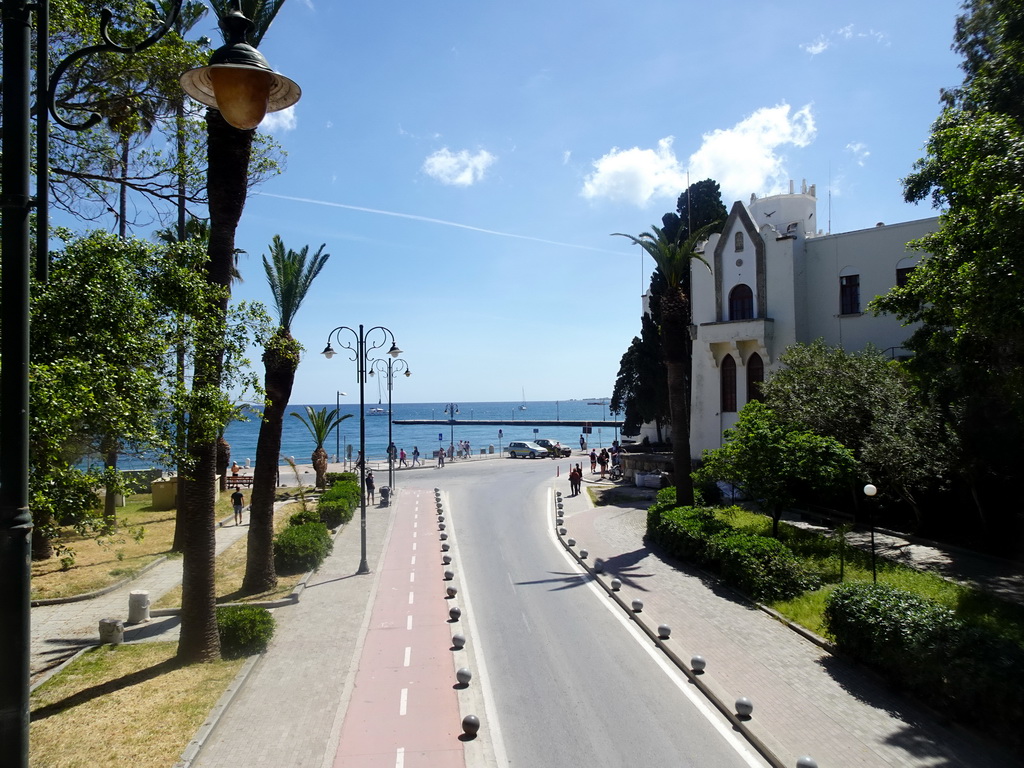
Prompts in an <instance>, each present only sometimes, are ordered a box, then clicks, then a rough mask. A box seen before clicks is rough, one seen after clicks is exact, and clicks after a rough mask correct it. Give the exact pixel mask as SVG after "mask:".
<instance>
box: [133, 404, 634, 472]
mask: <svg viewBox="0 0 1024 768" xmlns="http://www.w3.org/2000/svg"><path fill="white" fill-rule="evenodd" d="M522 405H525V406H526V408H525V410H523V409H521V406H522ZM447 406H448V403H393V404H392V405H391V418H390V419H389V418H388V413H387V410H388V405H387V403H386V402H385V403H383V404H375V403H367V405H366V413H365V415H364V423H365V425H366V427H365V428H366V455H367V458H368V459H371V460H381V459H386V458H387V447H388V427H389V425H390V428H391V440H393V441H394V443H395V447H396V448H398V449H399V450H401V449H403V448H404V449H405V452H406V453H407V454H409V456H410V459H409V460H410V461H411V460H412V459H411V456H412V451H413V448H414V447H418V448H419V450H420V455H421V457H423V458H426V459H429V458H430V457H431V456H432V455H433V452H434V451H436V450H437V449H438V447H439V446H444V447H445V448H447V447H448V445H449V443H454V445H455V446H456V447H458V445H459V441H467V440H468V441H469V444H470V450H471V451H472V452H473V454H474V455H477V454H479V453H480V451H481V449H482V450H484V451H490V449H491V447H492V446H493V448H494V451H495V452H497V451H498V450H499V449H500V448H501V447H502V446H508V444H509V442H511V441H512V440H534V439H535V438H538V437H546V438H548V439H549V440H556V441H558V442H560V443H561V444H562V445H568V446H569V447H570V448H573V449H578V448H579V445H580V437H581V435H582V436H583V437H584V438H585V439H586V441H587V445H588V447H595V448H597V449H598V450H600V449H601V448H607V447H609V446H610V445H611V443H612V441H613V440H616V439H618V438H619V433H618V430H617V429H615V428H614V427H598V426H593V427H592V432H591V433H590V434H586V435H583V434H582V433H583V430H582V429H581V428H580V427H579V426H555V427H547V426H544V427H534V426H531V425H530V424H529V423H528V422H530V421H590V422H599V421H614V420H616V419H615V416H614V415H613V414H611V413H610V412H609V410H608V404H607V400H602V399H600V398H594V399H587V400H557V401H556V400H552V401H530V402H527V403H525V404H524V403H504V402H499V403H458V404H457V406H458V413H456V414H455V415H454V421H453V422H452V423H447V421H448V418H449V416H448V414H447V413H446V412H445V408H446V407H447ZM312 407H313V409H314V410H319V409H321V408H327V409H328V410H329V411H330V410H333V409H334V407H335V404H334V403H330V404H327V405H324V404H317V405H313V406H312ZM292 413H299V414H302V416H303V417H305V416H306V407H305V404H301V403H300V404H295V405H290V406H289V407H288V409H287V411H285V414H286V415H285V418H284V427H283V430H282V432H281V457H280V462H279V463H280V464H287V462H288V460H289V459H291V460H293V461H295V462H296V463H297V464H309V463H310V462H311V456H312V453H313V450H314V449H315V448H316V444H315V443H314V442H313V438H312V436H311V435H310V433H309V430H308V429H306V426H305V425H304V424H303V423H302V422H301V421H300V420H299V419H297V418H295V417H294V416H292V415H291V414H292ZM341 413H342V414H346V413H347V414H351V416H350V417H349V418H347V419H345V420H344V421H342V422H341V424H340V425H339V426H338V429H337V432H336V433H335V432H332V433H331V436H330V437H329V438H328V439H327V442H326V443H325V444H324V450H326V451H327V453H328V454H329V455H330V457H331V460H332V461H334V460H335V456H337V455H338V454H339V453H340V455H341V456H342V457H345V456H350V457H351V458H355V457H356V455H357V454H358V452H359V406H358V405H355V406H352V405H348V404H345V403H342V405H341ZM409 419H432V420H439V421H444V422H446V423H444V424H429V425H422V424H417V425H402V424H393V423H392V422H394V421H396V420H397V421H401V420H409ZM474 419H488V420H492V421H493V420H502V421H503V422H504V423H503V424H501V425H493V426H492V425H486V426H483V425H474V424H468V423H466V422H468V421H472V420H474ZM259 430H260V422H259V414H258V412H256V413H254V414H253V415H250V416H249V418H248V420H247V421H234V422H232V423H231V424H229V425H228V427H227V429H226V430H225V432H224V439H225V440H227V442H228V444H229V445H230V446H231V461H237V462H238V463H239V464H241V465H243V466H245V465H246V464H248V465H250V466H251V465H252V464H253V463H254V462H255V460H256V442H257V439H258V438H259ZM499 430H500V433H501V434H500V436H499ZM151 465H152V464H151V463H147V462H145V461H144V460H139V459H135V460H133V459H131V458H129V457H124V458H123V459H122V461H121V462H120V466H121V468H123V469H130V468H139V467H143V466H151Z"/></svg>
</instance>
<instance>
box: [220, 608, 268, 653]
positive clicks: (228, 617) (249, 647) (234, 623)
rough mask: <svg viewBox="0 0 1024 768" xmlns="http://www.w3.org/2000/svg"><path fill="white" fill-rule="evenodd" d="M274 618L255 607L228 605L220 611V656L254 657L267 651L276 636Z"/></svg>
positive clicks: (264, 609) (265, 610) (262, 609)
mask: <svg viewBox="0 0 1024 768" xmlns="http://www.w3.org/2000/svg"><path fill="white" fill-rule="evenodd" d="M275 626H276V625H275V622H274V617H273V615H272V614H271V613H270V611H268V610H267V609H266V608H261V607H259V606H256V605H225V606H223V607H221V608H218V609H217V633H218V634H219V635H220V655H221V657H222V658H225V659H237V658H239V657H241V656H252V655H253V654H255V653H262V652H263V651H265V650H267V645H269V643H270V640H271V639H272V638H273V637H274V629H275Z"/></svg>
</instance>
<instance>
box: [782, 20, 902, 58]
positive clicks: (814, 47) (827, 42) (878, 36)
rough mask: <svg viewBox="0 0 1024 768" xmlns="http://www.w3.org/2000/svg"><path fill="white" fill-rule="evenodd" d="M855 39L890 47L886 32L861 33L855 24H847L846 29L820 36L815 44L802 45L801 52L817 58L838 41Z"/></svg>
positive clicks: (871, 30) (872, 30)
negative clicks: (869, 40)
mask: <svg viewBox="0 0 1024 768" xmlns="http://www.w3.org/2000/svg"><path fill="white" fill-rule="evenodd" d="M855 39H871V40H874V41H875V42H876V43H878V44H879V45H886V46H888V45H889V40H888V36H887V35H886V34H885V33H884V32H879V31H877V30H874V29H869V30H868V31H866V32H860V31H858V30H857V29H856V27H855V26H854V25H853V24H847V25H846V26H845V27H840V28H839V29H835V30H832V32H830V33H829V34H822V35H818V37H817V38H815V40H814V41H813V42H810V43H800V50H802V51H806V52H807V53H809V54H811V56H817V55H818V54H819V53H824V52H825V51H827V50H828V49H829V48H831V47H832V46H833V44H835V43H836V42H837V41H841V40H855Z"/></svg>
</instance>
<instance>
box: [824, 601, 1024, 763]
mask: <svg viewBox="0 0 1024 768" xmlns="http://www.w3.org/2000/svg"><path fill="white" fill-rule="evenodd" d="M825 625H826V628H827V629H828V631H829V633H830V634H831V635H832V637H833V638H834V640H835V642H836V645H837V646H838V647H839V648H840V649H842V650H843V651H844V652H846V653H848V654H850V655H851V656H853V657H854V658H856V659H858V660H860V661H861V662H863V663H864V664H866V665H868V666H870V667H873V668H875V669H876V670H878V671H879V672H881V673H882V674H883V675H884V676H885V677H886V679H887V680H890V681H891V682H893V683H895V684H897V685H900V686H902V687H904V688H906V689H907V690H909V691H911V692H913V693H914V694H915V695H916V696H918V697H920V698H921V699H922V700H923V701H925V702H926V703H927V704H929V705H930V706H932V707H935V708H936V709H939V710H942V711H944V712H946V713H948V714H950V715H952V716H954V717H956V718H958V719H960V720H961V721H964V722H967V723H973V724H975V725H977V726H980V727H982V728H985V729H987V730H989V731H990V732H991V733H993V734H997V735H1000V737H1001V738H1003V739H1005V737H1006V736H1007V734H1012V735H1011V740H1013V739H1016V743H1017V744H1018V746H1019V745H1020V743H1021V741H1020V739H1021V737H1020V729H1019V724H1020V723H1021V722H1022V721H1024V648H1022V647H1021V646H1020V644H1019V643H1016V642H1014V641H1012V640H1010V639H1008V638H1005V637H1001V636H1000V635H997V634H996V633H994V632H991V631H989V630H987V629H985V628H984V627H979V626H975V625H971V624H967V623H965V622H964V621H961V620H960V619H958V618H957V617H956V616H955V614H954V612H953V611H951V610H949V609H948V608H945V607H943V606H941V605H939V604H938V603H935V602H933V601H930V600H927V599H925V598H922V597H919V596H918V595H915V594H914V593H912V592H907V591H905V590H901V589H897V588H895V587H890V586H888V585H884V584H863V583H859V584H843V585H840V586H839V587H836V589H835V590H833V591H832V594H831V595H830V596H829V598H828V600H827V601H826V604H825Z"/></svg>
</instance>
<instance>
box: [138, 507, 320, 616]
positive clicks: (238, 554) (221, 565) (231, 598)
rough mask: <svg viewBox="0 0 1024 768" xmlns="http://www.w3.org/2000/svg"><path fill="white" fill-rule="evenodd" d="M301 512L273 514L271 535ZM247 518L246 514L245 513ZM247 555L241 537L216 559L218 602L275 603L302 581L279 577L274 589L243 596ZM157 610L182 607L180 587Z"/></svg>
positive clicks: (280, 510) (292, 509)
mask: <svg viewBox="0 0 1024 768" xmlns="http://www.w3.org/2000/svg"><path fill="white" fill-rule="evenodd" d="M301 510H302V504H301V503H300V502H293V503H291V504H282V505H281V506H280V507H278V508H277V510H276V511H275V512H274V531H275V532H277V531H280V530H281V529H282V528H284V527H285V526H286V525H288V518H289V517H290V516H291V515H294V514H295V513H296V512H300V511H301ZM246 514H248V513H246ZM247 552H248V536H243V537H242V538H240V539H239V540H238V541H236V542H235V543H234V544H232V545H231V546H230V547H228V548H227V549H226V550H224V551H223V552H221V553H220V554H219V555H217V572H216V579H217V602H218V603H245V602H255V601H263V600H277V599H279V598H282V597H284V596H285V595H287V594H289V593H290V592H291V591H292V590H293V589H294V588H295V585H296V584H298V583H299V582H300V581H301V580H302V574H296V575H291V576H279V577H278V579H277V588H276V589H273V590H271V591H269V592H260V593H258V594H253V595H243V594H242V579H243V578H245V559H246V553H247ZM153 605H154V607H156V608H177V607H179V606H180V605H181V586H178V587H175V588H174V589H172V590H171V591H170V592H168V593H167V594H165V595H164V596H163V597H161V598H160V599H159V600H157V601H156V602H155V603H154V604H153Z"/></svg>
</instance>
